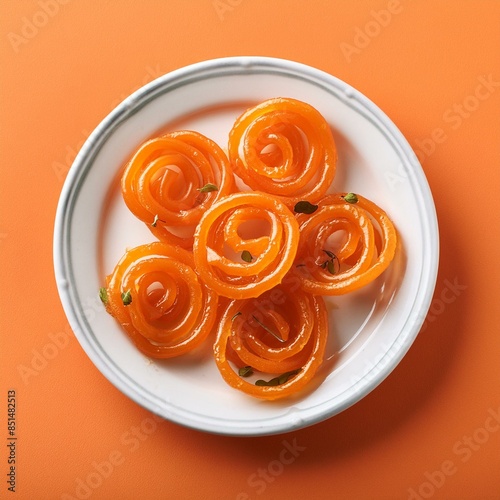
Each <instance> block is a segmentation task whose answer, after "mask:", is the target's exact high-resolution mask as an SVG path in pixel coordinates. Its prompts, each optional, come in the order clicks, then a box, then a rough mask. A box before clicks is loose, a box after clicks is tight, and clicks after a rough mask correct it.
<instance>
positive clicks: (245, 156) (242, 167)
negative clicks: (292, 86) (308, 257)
mask: <svg viewBox="0 0 500 500" xmlns="http://www.w3.org/2000/svg"><path fill="white" fill-rule="evenodd" d="M229 160H230V161H231V164H232V166H233V169H234V171H235V173H236V175H238V176H239V177H240V178H241V179H242V180H243V181H244V182H245V183H246V184H247V185H248V186H250V188H252V189H254V190H259V191H264V192H266V193H269V194H271V195H274V196H279V197H281V198H282V200H283V201H284V202H285V203H286V204H287V205H288V206H289V207H291V206H293V205H294V204H295V203H297V202H298V201H300V200H304V199H307V200H308V201H310V202H311V203H315V202H316V201H318V200H319V199H320V198H321V197H322V196H323V195H324V194H325V193H326V190H327V189H328V188H329V187H330V185H331V183H332V181H333V178H334V176H335V168H336V163H337V150H336V147H335V142H334V139H333V136H332V133H331V131H330V128H329V126H328V123H327V122H326V121H325V119H324V118H323V116H322V115H321V114H320V113H319V112H318V111H317V110H316V109H314V108H313V107H312V106H310V105H309V104H306V103H304V102H301V101H298V100H296V99H290V98H275V99H270V100H267V101H264V102H263V103H261V104H259V105H257V106H255V107H253V108H250V109H248V110H247V111H245V112H244V113H243V114H242V115H241V116H240V117H239V118H238V119H237V120H236V122H235V124H234V126H233V128H232V130H231V131H230V134H229Z"/></svg>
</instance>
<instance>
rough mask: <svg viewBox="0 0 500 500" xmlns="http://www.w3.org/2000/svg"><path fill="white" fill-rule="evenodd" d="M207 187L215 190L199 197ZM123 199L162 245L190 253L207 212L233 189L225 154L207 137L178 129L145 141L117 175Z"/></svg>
mask: <svg viewBox="0 0 500 500" xmlns="http://www.w3.org/2000/svg"><path fill="white" fill-rule="evenodd" d="M208 184H210V185H213V187H214V188H215V190H213V191H209V192H203V191H202V190H203V188H204V187H205V186H207V185H208ZM121 186H122V194H123V199H124V200H125V203H126V205H127V207H128V208H129V209H130V211H131V212H132V213H133V214H134V215H135V216H136V217H138V218H139V219H141V220H142V221H143V222H145V223H146V224H147V225H148V227H149V229H150V230H151V231H152V233H153V234H154V235H155V236H156V237H157V238H158V239H159V240H161V241H165V242H166V243H172V244H175V245H179V246H182V247H183V248H191V247H192V244H193V232H194V228H195V226H196V224H197V223H198V222H199V220H200V218H201V216H202V215H203V213H204V212H205V211H206V209H207V208H208V207H209V206H211V205H212V204H213V203H214V202H215V201H217V200H218V199H219V198H221V197H222V196H225V195H227V194H229V193H230V192H232V191H233V190H234V177H233V174H232V171H231V168H230V166H229V162H228V159H227V157H226V154H225V153H224V152H223V151H222V149H221V148H220V147H219V146H218V145H217V144H216V143H215V142H213V141H212V140H211V139H209V138H208V137H205V136H203V135H202V134H199V133H198V132H194V131H189V130H181V131H178V132H171V133H168V134H165V135H162V136H161V137H156V138H154V139H151V140H149V141H146V142H145V143H144V144H142V145H141V147H140V148H139V149H138V150H137V152H136V153H135V154H134V155H133V157H132V159H131V160H130V161H129V162H128V164H127V166H126V168H125V171H124V173H123V176H122V184H121Z"/></svg>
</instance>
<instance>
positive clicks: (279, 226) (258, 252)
mask: <svg viewBox="0 0 500 500" xmlns="http://www.w3.org/2000/svg"><path fill="white" fill-rule="evenodd" d="M298 241H299V228H298V224H297V221H296V220H295V217H294V215H293V214H292V212H290V210H289V209H288V208H287V207H286V205H285V204H284V203H282V202H281V201H280V200H278V199H276V198H272V197H270V196H267V195H266V194H264V193H259V192H255V191H254V192H244V193H235V194H231V195H229V196H226V197H224V198H222V199H221V200H219V201H218V202H217V203H215V204H214V205H212V207H211V208H209V209H208V210H207V212H206V213H205V214H204V216H203V217H202V219H201V221H200V223H199V224H198V227H197V228H196V232H195V239H194V245H193V254H194V262H195V266H196V270H197V272H198V274H199V275H200V277H201V279H202V280H203V281H204V282H205V283H206V284H207V285H208V286H210V288H212V289H213V290H214V291H216V292H217V293H218V294H220V295H222V296H224V297H229V298H233V299H244V298H249V297H257V296H258V295H260V294H261V293H263V292H265V291H266V290H269V289H270V288H272V287H273V286H275V285H277V284H278V283H280V281H281V280H282V278H283V277H284V276H285V274H286V273H287V271H288V270H289V269H290V267H291V266H292V263H293V259H294V257H295V252H296V250H297V244H298Z"/></svg>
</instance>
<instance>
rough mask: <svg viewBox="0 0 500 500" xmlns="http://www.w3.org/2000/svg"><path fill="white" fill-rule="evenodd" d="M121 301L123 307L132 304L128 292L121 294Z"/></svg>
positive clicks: (130, 295)
mask: <svg viewBox="0 0 500 500" xmlns="http://www.w3.org/2000/svg"><path fill="white" fill-rule="evenodd" d="M122 301H123V305H124V306H128V305H129V304H131V303H132V294H131V293H130V290H127V291H126V292H125V293H122Z"/></svg>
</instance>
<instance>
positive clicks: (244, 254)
mask: <svg viewBox="0 0 500 500" xmlns="http://www.w3.org/2000/svg"><path fill="white" fill-rule="evenodd" d="M241 259H242V260H244V261H245V262H252V260H253V257H252V254H251V253H250V252H249V251H248V250H243V252H241Z"/></svg>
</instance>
